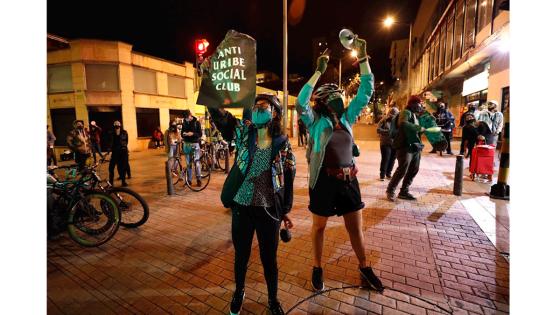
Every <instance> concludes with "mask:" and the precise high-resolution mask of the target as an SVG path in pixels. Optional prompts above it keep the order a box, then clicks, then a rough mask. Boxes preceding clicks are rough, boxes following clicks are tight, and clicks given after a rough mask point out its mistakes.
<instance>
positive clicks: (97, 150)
mask: <svg viewBox="0 0 560 315" xmlns="http://www.w3.org/2000/svg"><path fill="white" fill-rule="evenodd" d="M102 132H103V129H101V127H99V126H97V123H96V122H95V120H92V121H91V123H90V128H89V138H90V139H91V151H92V154H93V162H94V163H95V162H97V154H99V156H100V157H103V152H101V134H102Z"/></svg>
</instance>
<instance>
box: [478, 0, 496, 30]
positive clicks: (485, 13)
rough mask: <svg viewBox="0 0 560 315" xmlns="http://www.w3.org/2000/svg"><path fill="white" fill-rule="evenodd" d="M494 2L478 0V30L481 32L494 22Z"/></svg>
mask: <svg viewBox="0 0 560 315" xmlns="http://www.w3.org/2000/svg"><path fill="white" fill-rule="evenodd" d="M493 2H494V1H493V0H478V28H477V30H478V31H477V32H480V30H482V29H483V28H484V27H485V26H486V25H488V24H489V23H490V21H491V20H492V3H493Z"/></svg>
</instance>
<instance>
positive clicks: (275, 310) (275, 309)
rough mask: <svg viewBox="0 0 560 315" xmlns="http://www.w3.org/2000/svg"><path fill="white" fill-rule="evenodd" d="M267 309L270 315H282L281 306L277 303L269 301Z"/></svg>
mask: <svg viewBox="0 0 560 315" xmlns="http://www.w3.org/2000/svg"><path fill="white" fill-rule="evenodd" d="M268 308H269V309H270V314H272V315H284V310H283V309H282V305H280V302H278V301H269V302H268Z"/></svg>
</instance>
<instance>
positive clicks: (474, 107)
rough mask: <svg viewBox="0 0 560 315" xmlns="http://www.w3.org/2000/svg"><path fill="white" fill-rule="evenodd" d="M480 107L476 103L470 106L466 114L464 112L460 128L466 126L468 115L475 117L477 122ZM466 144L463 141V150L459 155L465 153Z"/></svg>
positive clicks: (460, 150) (461, 149)
mask: <svg viewBox="0 0 560 315" xmlns="http://www.w3.org/2000/svg"><path fill="white" fill-rule="evenodd" d="M477 108H478V106H477V105H476V103H469V104H468V109H467V111H466V112H464V113H463V114H462V115H461V118H460V119H459V127H461V128H463V127H464V126H465V118H466V117H467V114H470V115H472V116H473V117H474V119H475V120H476V119H477V117H478V110H477ZM464 150H465V143H464V142H463V141H461V148H460V149H459V154H460V155H463V154H464V153H465V151H464Z"/></svg>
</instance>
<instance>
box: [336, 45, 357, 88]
mask: <svg viewBox="0 0 560 315" xmlns="http://www.w3.org/2000/svg"><path fill="white" fill-rule="evenodd" d="M350 56H351V57H352V58H356V57H358V51H357V50H356V49H352V50H351V51H350ZM342 58H344V55H342V56H341V57H340V58H339V59H338V87H339V88H340V87H341V86H342Z"/></svg>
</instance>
